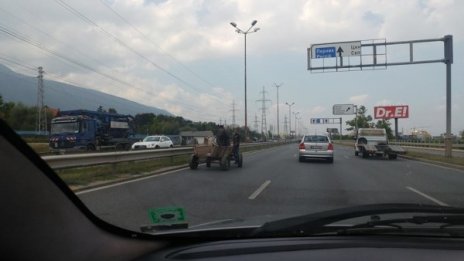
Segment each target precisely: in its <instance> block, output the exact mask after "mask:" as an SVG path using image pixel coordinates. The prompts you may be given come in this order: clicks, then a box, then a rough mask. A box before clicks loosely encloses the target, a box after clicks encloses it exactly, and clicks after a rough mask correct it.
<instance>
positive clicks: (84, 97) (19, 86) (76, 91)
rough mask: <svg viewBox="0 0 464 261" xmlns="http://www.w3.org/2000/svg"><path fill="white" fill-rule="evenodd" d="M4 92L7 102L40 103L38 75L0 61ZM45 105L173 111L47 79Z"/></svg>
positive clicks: (0, 84) (133, 111)
mask: <svg viewBox="0 0 464 261" xmlns="http://www.w3.org/2000/svg"><path fill="white" fill-rule="evenodd" d="M0 95H1V96H2V97H3V101H4V102H10V101H11V102H21V103H23V104H25V105H28V106H35V105H37V77H31V76H27V75H24V74H20V73H17V72H14V71H13V70H11V69H10V68H8V67H6V66H4V65H2V64H0ZM44 105H46V106H48V107H49V108H55V109H60V110H77V109H86V110H97V108H98V107H99V106H102V107H103V108H104V109H109V108H114V109H116V111H117V112H118V113H121V114H130V115H136V114H138V113H154V114H164V115H172V114H171V113H169V112H168V111H166V110H163V109H159V108H156V107H152V106H147V105H143V104H140V103H137V102H134V101H130V100H127V99H124V98H121V97H117V96H114V95H111V94H107V93H103V92H99V91H96V90H91V89H87V88H83V87H79V86H74V85H70V84H65V83H61V82H57V81H51V80H46V79H44Z"/></svg>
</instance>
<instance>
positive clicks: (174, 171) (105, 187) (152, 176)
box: [75, 167, 189, 195]
mask: <svg viewBox="0 0 464 261" xmlns="http://www.w3.org/2000/svg"><path fill="white" fill-rule="evenodd" d="M186 169H189V168H188V167H187V168H181V169H176V170H172V171H169V172H165V173H161V174H155V175H151V176H148V177H142V178H139V179H132V180H128V181H123V182H118V183H114V184H111V185H106V186H102V187H98V188H93V189H87V190H82V191H79V192H76V193H75V194H76V195H80V194H86V193H90V192H94V191H99V190H102V189H107V188H112V187H117V186H121V185H125V184H129V183H133V182H139V181H142V180H146V179H152V178H157V177H161V176H164V175H168V174H172V173H176V172H179V171H182V170H186Z"/></svg>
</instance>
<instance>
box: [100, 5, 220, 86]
mask: <svg viewBox="0 0 464 261" xmlns="http://www.w3.org/2000/svg"><path fill="white" fill-rule="evenodd" d="M100 3H102V4H103V5H104V6H105V7H106V8H108V9H109V10H110V11H111V12H112V13H114V14H115V15H116V16H117V17H119V18H120V19H121V20H122V21H123V22H125V23H126V24H127V25H129V26H130V27H131V28H132V29H133V30H134V31H136V32H137V33H139V34H140V35H141V36H142V37H143V38H145V40H147V41H148V42H150V43H151V44H152V45H153V46H155V47H156V48H158V49H159V51H160V52H161V53H162V54H164V55H166V56H168V57H169V58H171V59H172V60H173V61H174V62H176V63H177V64H178V65H180V66H182V67H183V68H184V69H185V70H187V71H188V72H190V73H191V74H192V75H194V76H195V77H197V78H198V79H200V80H201V81H203V82H205V83H207V84H208V85H210V86H212V87H213V86H215V85H214V84H212V83H211V82H209V81H208V80H206V79H204V78H203V77H201V76H200V75H199V74H197V73H196V72H194V71H193V70H191V69H190V68H188V67H187V66H186V65H185V64H184V63H182V62H181V61H179V60H178V59H176V58H175V57H174V56H172V55H170V54H169V53H167V52H165V51H164V50H163V48H161V47H160V46H159V45H158V44H156V43H155V42H153V41H152V40H151V39H150V38H149V37H148V36H147V35H146V34H144V33H143V32H142V31H140V30H139V29H138V28H137V27H135V26H134V25H133V24H132V23H130V22H129V21H128V20H127V19H126V18H124V17H123V16H122V15H121V14H119V13H118V12H116V10H114V8H112V7H111V6H110V5H109V4H107V3H106V2H105V1H104V0H100Z"/></svg>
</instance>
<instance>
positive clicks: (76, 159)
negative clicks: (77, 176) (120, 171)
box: [42, 141, 293, 170]
mask: <svg viewBox="0 0 464 261" xmlns="http://www.w3.org/2000/svg"><path fill="white" fill-rule="evenodd" d="M292 142H293V141H290V142H261V143H244V144H241V145H240V147H241V148H253V147H256V148H260V147H261V148H265V147H271V146H273V145H283V144H288V143H292ZM192 152H193V148H192V147H187V148H170V149H157V150H135V151H118V152H104V153H85V154H71V155H55V156H43V157H42V159H44V160H45V161H46V162H47V163H48V164H49V165H50V167H52V168H53V169H55V170H58V169H66V168H78V167H88V166H95V165H103V164H116V163H120V162H129V161H139V160H149V159H159V158H166V157H175V156H182V155H190V154H192Z"/></svg>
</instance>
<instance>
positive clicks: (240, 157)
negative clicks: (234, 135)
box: [237, 153, 243, 168]
mask: <svg viewBox="0 0 464 261" xmlns="http://www.w3.org/2000/svg"><path fill="white" fill-rule="evenodd" d="M237 165H238V167H239V168H241V167H242V166H243V155H242V153H240V154H238V164H237Z"/></svg>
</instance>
